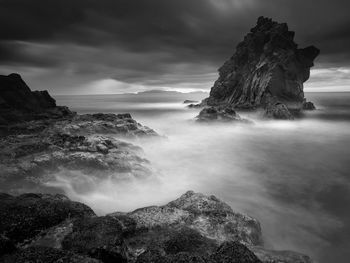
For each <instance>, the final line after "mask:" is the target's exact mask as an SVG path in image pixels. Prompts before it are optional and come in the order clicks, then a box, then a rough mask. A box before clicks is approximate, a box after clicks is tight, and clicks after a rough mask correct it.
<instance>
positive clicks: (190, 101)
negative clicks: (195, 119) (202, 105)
mask: <svg viewBox="0 0 350 263" xmlns="http://www.w3.org/2000/svg"><path fill="white" fill-rule="evenodd" d="M197 102H198V101H196V100H185V101H184V104H191V103H197Z"/></svg>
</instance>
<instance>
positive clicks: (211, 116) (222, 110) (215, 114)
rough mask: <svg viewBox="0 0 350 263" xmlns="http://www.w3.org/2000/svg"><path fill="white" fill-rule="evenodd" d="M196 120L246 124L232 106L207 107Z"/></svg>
mask: <svg viewBox="0 0 350 263" xmlns="http://www.w3.org/2000/svg"><path fill="white" fill-rule="evenodd" d="M196 119H197V121H198V122H213V121H220V122H246V120H244V119H242V118H241V117H240V116H239V115H238V114H237V113H236V111H235V110H234V109H233V107H231V106H218V107H206V108H204V109H203V110H201V112H200V113H199V115H198V116H197V117H196Z"/></svg>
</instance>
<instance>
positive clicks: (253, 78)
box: [202, 17, 319, 119]
mask: <svg viewBox="0 0 350 263" xmlns="http://www.w3.org/2000/svg"><path fill="white" fill-rule="evenodd" d="M318 54H319V50H318V49H317V48H315V47H314V46H310V47H306V48H303V49H299V48H298V46H297V44H296V43H295V42H294V32H292V31H289V29H288V26H287V24H285V23H282V24H280V23H277V22H275V21H272V20H271V19H269V18H264V17H259V19H258V21H257V25H256V26H255V27H254V28H252V29H251V30H250V33H248V34H247V35H246V36H245V37H244V40H243V41H242V42H241V43H239V44H238V46H237V48H236V52H235V54H234V55H233V56H232V57H231V58H230V59H229V60H227V61H226V62H225V63H224V65H223V66H222V67H221V68H220V69H219V78H218V79H217V80H216V81H215V83H214V86H213V87H212V89H211V91H210V96H209V98H207V99H205V100H204V101H203V102H202V105H209V106H217V105H226V104H229V105H233V106H234V107H235V108H238V109H255V108H264V109H267V110H268V114H267V115H268V117H274V118H283V119H289V118H292V113H293V112H294V111H300V110H301V109H302V108H303V102H304V92H303V83H304V82H305V81H307V80H308V78H309V76H310V67H312V66H313V61H314V59H315V58H316V57H317V55H318ZM281 105H283V106H281ZM276 107H277V108H278V109H275V108H276ZM275 112H276V113H275Z"/></svg>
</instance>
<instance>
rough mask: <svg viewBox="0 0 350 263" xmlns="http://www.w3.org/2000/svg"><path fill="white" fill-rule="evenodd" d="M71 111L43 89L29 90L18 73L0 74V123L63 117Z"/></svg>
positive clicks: (7, 123) (6, 123)
mask: <svg viewBox="0 0 350 263" xmlns="http://www.w3.org/2000/svg"><path fill="white" fill-rule="evenodd" d="M72 115H73V113H72V112H71V111H69V109H68V108H67V107H59V106H56V101H55V100H54V99H53V98H52V97H51V96H50V95H49V93H48V92H47V91H46V90H45V91H31V90H30V89H29V87H28V86H27V84H26V83H25V82H24V81H23V80H22V78H21V76H20V75H19V74H15V73H12V74H10V75H8V76H2V75H1V76H0V125H9V124H11V123H18V122H22V121H28V120H37V119H49V118H55V119H57V118H64V117H68V116H72Z"/></svg>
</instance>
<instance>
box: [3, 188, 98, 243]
mask: <svg viewBox="0 0 350 263" xmlns="http://www.w3.org/2000/svg"><path fill="white" fill-rule="evenodd" d="M93 215H95V214H94V212H93V211H92V210H91V209H90V208H89V207H88V206H86V205H84V204H81V203H77V202H73V201H70V200H69V199H68V198H67V197H65V196H63V195H49V194H23V195H20V196H16V197H14V196H11V195H8V194H1V195H0V235H2V236H3V237H4V238H8V239H9V240H10V241H11V242H12V243H13V244H17V243H20V242H24V241H25V240H26V239H30V238H33V237H34V236H36V235H38V234H39V233H40V232H41V231H43V230H45V229H48V228H50V227H52V226H55V225H57V224H59V223H61V222H63V221H64V220H66V219H67V218H74V217H84V216H93Z"/></svg>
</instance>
